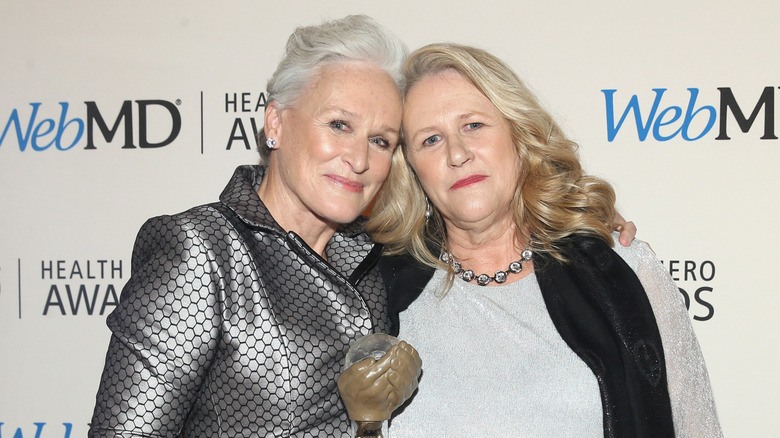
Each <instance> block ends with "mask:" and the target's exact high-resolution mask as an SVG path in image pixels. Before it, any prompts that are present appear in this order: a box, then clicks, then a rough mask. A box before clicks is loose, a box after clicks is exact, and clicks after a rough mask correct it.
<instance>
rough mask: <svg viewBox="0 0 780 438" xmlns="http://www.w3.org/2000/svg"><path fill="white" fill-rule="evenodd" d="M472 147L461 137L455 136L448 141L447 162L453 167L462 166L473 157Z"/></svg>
mask: <svg viewBox="0 0 780 438" xmlns="http://www.w3.org/2000/svg"><path fill="white" fill-rule="evenodd" d="M472 156H473V155H472V153H471V149H470V148H469V146H468V145H467V144H466V143H465V142H464V141H462V140H461V139H460V138H457V137H455V138H453V139H451V140H450V141H449V142H447V164H448V165H449V166H451V167H460V166H462V165H464V164H465V163H466V162H467V161H469V160H470V159H471V157H472Z"/></svg>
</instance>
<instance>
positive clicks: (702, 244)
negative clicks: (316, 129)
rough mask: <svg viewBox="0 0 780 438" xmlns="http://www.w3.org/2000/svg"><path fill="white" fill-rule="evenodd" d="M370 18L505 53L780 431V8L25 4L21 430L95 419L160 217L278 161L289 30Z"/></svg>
mask: <svg viewBox="0 0 780 438" xmlns="http://www.w3.org/2000/svg"><path fill="white" fill-rule="evenodd" d="M351 13H365V14H368V15H371V16H373V17H374V18H376V19H378V20H379V21H381V22H382V23H384V24H385V25H387V26H388V27H389V28H390V29H392V30H393V31H395V32H396V33H397V34H398V35H399V36H401V37H402V38H403V39H404V40H405V41H406V43H407V44H408V45H409V47H410V48H411V49H414V48H417V47H419V46H421V45H423V44H426V43H430V42H436V41H454V42H460V43H466V44H471V45H476V46H478V47H482V48H485V49H487V50H489V51H491V52H493V53H495V54H497V55H499V56H500V57H501V58H503V59H505V60H506V61H507V62H508V63H509V64H510V65H511V66H512V67H513V68H514V69H515V70H516V71H517V72H518V73H519V74H520V76H521V77H523V78H524V79H525V80H526V81H527V82H528V83H529V84H530V86H531V88H532V89H533V90H535V91H536V93H537V94H538V95H539V96H540V98H541V99H542V101H543V102H544V103H545V105H546V106H547V107H548V108H549V109H550V111H551V112H552V113H553V114H554V115H555V116H556V117H557V118H558V120H559V121H560V122H561V124H562V125H563V127H564V129H565V130H566V131H567V132H568V133H569V134H570V136H571V137H573V138H574V139H575V140H576V141H577V142H578V143H579V144H580V145H581V149H580V153H581V157H582V160H583V162H584V164H585V166H586V169H587V170H588V171H589V172H591V173H594V174H597V175H600V176H602V177H604V178H606V179H608V180H609V181H611V182H612V183H613V184H614V186H615V188H616V190H617V193H618V202H619V209H620V211H621V212H622V213H623V214H624V215H625V216H626V217H627V218H629V219H632V220H634V221H635V222H636V223H637V224H638V227H639V237H640V238H641V239H643V240H646V241H648V242H650V244H651V246H652V247H653V249H654V250H655V251H656V253H657V254H658V256H659V258H660V259H661V260H662V262H663V264H664V266H665V267H666V268H667V269H668V271H669V272H670V273H671V274H672V276H673V277H674V279H675V280H676V281H677V282H678V285H679V287H680V293H681V294H683V295H684V296H685V300H686V303H687V304H688V307H689V313H690V317H691V319H692V320H693V325H694V328H695V330H696V332H697V334H698V336H699V340H700V342H701V345H702V348H703V350H704V354H705V357H706V359H707V362H708V367H709V371H710V376H711V378H712V384H713V388H714V392H715V397H716V402H717V405H718V411H719V414H720V419H721V422H722V424H723V428H724V432H725V433H726V435H727V436H731V437H769V436H778V435H777V433H778V432H777V431H778V430H780V418H779V417H778V415H777V413H778V411H779V410H780V399H779V397H780V385H779V384H778V383H779V381H780V378H778V372H777V370H778V367H779V365H780V347H778V344H780V342H778V325H779V324H778V317H777V309H778V307H779V305H780V300H778V295H779V292H780V288H779V287H778V286H777V281H776V280H775V278H774V276H775V274H776V273H777V271H778V269H777V267H776V262H775V253H774V251H775V250H776V249H777V248H778V247H779V246H780V237H778V232H777V230H776V227H777V225H778V216H780V206H778V200H780V199H779V196H778V195H779V194H780V193H779V192H780V176H778V175H780V172H778V171H777V167H778V166H780V140H778V134H780V115H779V114H778V112H777V111H776V106H777V105H780V57H778V56H777V46H778V43H780V30H778V29H780V26H778V24H777V17H778V16H780V4H778V3H776V2H774V1H756V0H747V1H745V2H740V3H739V4H738V3H737V2H721V1H714V2H713V1H685V0H683V1H676V2H665V1H661V2H638V1H595V2H564V1H552V2H539V1H510V0H503V1H494V2H474V1H472V0H446V1H445V0H441V1H429V2H420V1H395V2H361V1H342V2H338V3H335V2H323V1H289V2H248V1H247V2H239V1H236V2H221V3H216V2H205V1H202V2H201V1H193V2H151V1H140V2H132V3H128V2H111V1H106V2H97V1H80V0H79V1H71V2H57V1H53V0H50V1H21V0H2V1H0V17H1V19H2V25H1V26H0V65H2V68H0V79H1V82H0V184H1V185H0V187H2V189H0V210H1V211H2V213H0V437H14V438H17V437H19V438H21V437H36V438H49V437H69V436H73V437H76V436H84V435H85V434H86V430H87V423H88V422H89V420H90V417H91V414H92V409H93V406H94V402H95V393H96V390H97V386H98V382H99V378H100V373H101V371H102V367H103V361H104V357H105V351H106V347H107V344H108V340H109V331H108V329H107V328H106V326H105V318H106V315H107V314H108V313H110V312H111V311H112V310H113V309H114V307H115V306H116V304H117V301H118V297H119V294H120V291H121V288H122V286H123V285H124V283H125V282H126V281H127V280H128V277H129V275H130V255H131V250H132V244H133V240H134V238H135V234H136V232H137V230H138V228H139V227H140V226H141V224H142V223H143V222H144V221H145V219H147V218H148V217H151V216H156V215H160V214H166V213H175V212H179V211H182V210H184V209H186V208H188V207H190V206H193V205H196V204H201V203H206V202H211V201H214V200H216V199H217V196H218V195H219V193H220V192H221V190H222V188H223V187H224V185H225V184H226V183H227V181H228V179H229V177H230V175H231V174H232V170H233V168H234V167H235V166H237V165H239V164H247V163H256V162H257V154H256V152H255V150H254V148H255V146H256V145H255V140H254V133H255V131H257V130H258V129H259V128H260V127H261V126H262V113H263V110H264V108H265V103H266V94H265V84H266V81H267V78H268V77H269V76H270V74H271V73H272V72H273V70H274V69H275V66H276V64H277V62H278V61H279V58H280V56H281V53H282V49H283V47H284V43H285V41H286V39H287V37H288V35H289V34H290V32H291V31H292V30H293V29H294V28H295V27H296V26H299V25H308V24H313V23H319V22H320V21H322V20H323V19H329V18H337V17H340V16H343V15H347V14H351ZM426 360H429V359H426Z"/></svg>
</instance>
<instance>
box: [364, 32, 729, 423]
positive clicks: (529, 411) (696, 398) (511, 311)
mask: <svg viewBox="0 0 780 438" xmlns="http://www.w3.org/2000/svg"><path fill="white" fill-rule="evenodd" d="M404 74H405V77H406V81H407V82H406V88H405V92H404V95H403V97H404V113H403V134H404V141H403V146H402V147H401V148H399V149H398V150H396V151H395V154H394V157H393V159H394V164H393V166H392V168H391V171H390V176H389V178H388V182H387V183H386V184H385V190H383V191H382V192H381V194H380V197H379V199H378V201H377V204H376V206H375V208H374V212H375V213H374V215H373V216H372V218H371V220H370V222H369V223H368V225H367V230H368V231H369V232H370V233H371V234H372V236H373V238H374V239H375V241H377V242H379V243H383V244H384V245H385V248H386V251H389V252H390V253H391V254H395V255H394V256H390V257H386V258H385V259H384V260H383V262H382V269H383V274H384V276H385V283H386V286H387V287H388V294H389V298H388V306H389V309H390V312H391V319H393V324H394V327H395V328H396V329H398V328H400V337H401V338H402V339H405V340H407V341H408V342H409V343H410V344H412V345H414V346H415V347H416V348H417V350H418V351H419V352H420V355H421V357H423V358H424V359H425V361H426V362H425V366H424V367H423V376H422V379H421V381H420V384H419V390H418V392H417V394H416V395H415V396H414V397H413V398H412V399H411V400H410V402H408V403H407V405H406V406H405V409H404V411H403V412H402V413H400V414H399V415H397V416H396V417H395V418H394V419H393V420H392V422H391V424H390V429H389V430H390V434H391V435H390V436H391V437H394V438H395V437H412V436H413V437H422V436H510V435H511V436H555V437H578V438H579V437H596V436H606V437H653V438H658V437H670V436H701V437H705V436H706V437H717V436H721V435H722V434H721V431H720V427H719V424H718V420H717V416H716V412H715V407H714V402H713V398H712V393H711V389H710V384H709V378H708V376H707V371H706V368H705V364H704V360H703V357H702V354H701V351H700V348H699V345H698V343H697V341H696V338H695V335H694V333H693V330H692V326H691V323H690V320H689V318H688V315H687V311H686V308H685V305H684V303H683V301H682V297H681V296H680V294H679V292H678V290H677V287H676V286H675V284H674V282H673V281H672V280H671V278H670V277H669V275H668V274H667V273H666V272H665V271H664V269H663V267H662V265H661V264H660V263H659V262H658V260H657V259H656V258H655V256H654V254H653V253H652V251H651V250H650V249H649V247H648V246H647V245H646V244H645V243H642V242H639V241H634V242H633V243H631V245H630V246H628V247H622V246H620V245H615V246H614V247H613V234H612V233H611V232H610V230H611V225H610V224H611V222H612V218H613V215H614V213H615V209H614V201H615V196H614V192H613V190H612V188H611V186H610V185H609V184H608V183H606V182H605V181H603V180H601V179H599V178H596V177H593V176H590V175H587V174H586V173H585V172H584V171H583V169H582V167H581V166H580V163H579V160H578V157H577V153H576V148H577V145H576V144H575V143H574V142H572V141H571V140H569V139H568V138H566V136H565V135H564V134H563V132H562V131H561V129H560V127H559V126H558V125H557V124H556V123H555V121H554V120H553V119H552V117H551V116H550V115H549V113H547V112H546V111H545V110H544V109H543V108H542V107H541V105H540V104H539V102H538V100H537V99H536V97H535V96H534V95H533V93H531V92H530V90H528V88H527V87H526V86H525V85H524V84H523V82H522V81H521V80H520V79H519V78H518V77H517V76H516V75H515V74H514V72H513V71H512V70H511V69H510V68H509V67H508V66H507V65H506V64H504V63H503V62H502V61H500V60H499V59H497V58H496V57H495V56H492V55H491V54H489V53H487V52H485V51H483V50H480V49H476V48H472V47H467V46H461V45H455V44H433V45H429V46H426V47H423V48H422V49H419V50H418V51H416V52H415V53H413V54H412V55H411V56H410V57H409V59H407V61H406V63H405V67H404Z"/></svg>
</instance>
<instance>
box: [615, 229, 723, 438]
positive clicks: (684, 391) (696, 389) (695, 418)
mask: <svg viewBox="0 0 780 438" xmlns="http://www.w3.org/2000/svg"><path fill="white" fill-rule="evenodd" d="M615 251H617V252H618V253H619V254H620V255H621V256H622V257H623V258H624V259H625V260H626V262H627V263H628V264H629V265H630V266H631V267H632V268H633V269H634V271H635V272H636V274H637V276H638V277H639V280H640V281H641V282H642V286H643V287H644V289H645V292H646V293H647V297H648V299H649V301H650V305H651V306H652V308H653V314H654V315H655V319H656V322H657V324H658V330H659V332H660V333H661V342H662V343H663V348H664V356H665V359H666V369H667V383H668V386H669V397H670V399H671V403H672V416H673V420H674V428H675V434H676V436H677V437H682V438H685V437H688V438H693V437H707V438H710V437H714V438H717V437H722V436H723V433H722V431H721V428H720V423H719V422H718V416H717V412H716V410H715V401H714V399H713V395H712V388H711V386H710V379H709V375H708V373H707V368H706V365H705V362H704V356H703V355H702V351H701V348H700V346H699V342H698V341H697V339H696V334H695V333H694V331H693V324H691V319H690V316H689V315H688V311H687V309H686V307H685V300H684V298H683V296H682V295H681V294H680V291H679V289H678V288H677V285H676V284H675V283H674V280H673V279H672V277H671V276H670V275H669V273H668V272H667V271H666V269H665V268H664V266H663V265H662V264H661V262H660V261H659V260H658V259H657V258H656V256H655V254H654V253H653V251H652V250H651V249H650V247H649V246H648V245H647V244H646V243H645V242H642V241H639V240H635V241H634V242H632V243H631V245H630V246H629V247H628V248H624V247H621V246H620V245H616V246H615Z"/></svg>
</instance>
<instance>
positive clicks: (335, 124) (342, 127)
mask: <svg viewBox="0 0 780 438" xmlns="http://www.w3.org/2000/svg"><path fill="white" fill-rule="evenodd" d="M330 127H331V128H333V129H337V130H339V131H348V130H349V125H348V124H347V122H345V121H343V120H334V121H332V122H330Z"/></svg>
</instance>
